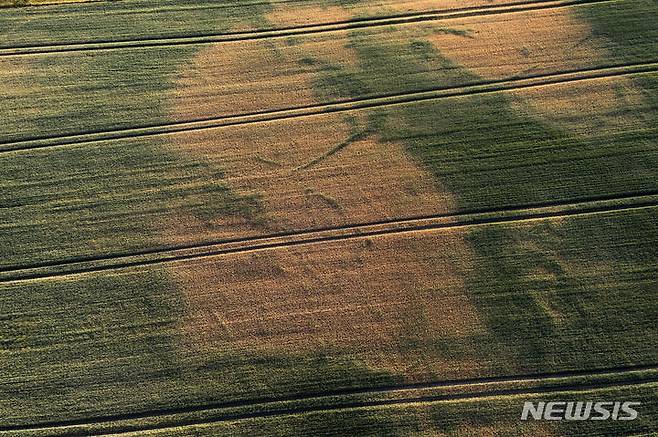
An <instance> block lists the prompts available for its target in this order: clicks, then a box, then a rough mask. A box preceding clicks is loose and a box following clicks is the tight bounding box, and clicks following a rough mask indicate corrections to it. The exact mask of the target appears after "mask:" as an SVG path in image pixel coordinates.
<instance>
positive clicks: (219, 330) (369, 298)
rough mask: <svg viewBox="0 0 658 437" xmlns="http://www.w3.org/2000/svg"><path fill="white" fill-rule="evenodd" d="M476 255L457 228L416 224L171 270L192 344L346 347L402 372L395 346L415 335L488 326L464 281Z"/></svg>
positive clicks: (458, 333)
mask: <svg viewBox="0 0 658 437" xmlns="http://www.w3.org/2000/svg"><path fill="white" fill-rule="evenodd" d="M469 259H471V255H470V251H469V249H468V247H467V246H466V244H465V243H464V240H463V236H462V235H461V234H460V233H459V232H458V231H456V232H442V233H437V232H422V233H421V232H419V233H415V234H413V235H394V236H384V237H374V238H367V239H365V238H364V239H356V240H345V241H337V242H331V243H325V244H313V245H305V246H293V247H289V248H282V249H281V248H280V249H272V250H263V251H257V252H251V253H243V254H237V255H232V256H225V257H217V258H214V259H204V260H200V261H198V262H195V263H185V264H180V265H179V266H177V267H176V268H175V269H174V274H175V277H176V278H177V280H178V282H179V284H180V286H181V288H182V289H183V290H184V293H185V299H186V311H185V313H186V315H185V316H184V326H183V331H184V332H185V335H186V339H187V341H188V346H189V345H191V347H194V348H200V349H202V350H204V349H209V350H215V349H240V350H249V351H262V350H270V351H272V350H274V351H277V352H280V353H281V352H285V351H289V350H295V351H313V350H320V351H322V350H326V349H327V348H328V349H329V350H331V349H332V348H348V349H350V350H354V349H356V350H362V352H363V353H364V354H365V356H367V357H368V361H369V363H370V364H371V365H372V366H382V367H386V368H388V369H390V370H400V371H403V370H404V369H403V368H400V367H404V366H405V365H406V364H405V356H404V354H403V353H401V352H400V353H398V352H396V351H397V350H398V347H400V346H402V345H403V344H404V342H405V341H408V340H409V338H413V339H414V340H417V341H424V340H428V339H431V338H444V339H445V338H447V339H450V338H460V337H462V336H469V335H473V334H474V333H477V332H481V331H482V330H483V329H484V328H483V326H482V325H481V322H480V320H479V319H478V316H477V313H476V310H475V308H474V307H473V305H472V304H471V303H470V302H469V300H468V298H467V297H466V294H465V290H464V283H463V279H462V278H463V275H464V273H465V271H466V270H468V269H470V268H471V266H469V265H468V263H469V261H468V260H469ZM448 364H449V363H441V362H440V360H438V359H437V361H436V362H435V363H428V364H427V365H428V366H430V367H432V368H433V369H434V370H436V369H439V368H440V367H439V366H441V365H448ZM455 364H456V363H450V365H451V366H454V365H455ZM434 366H436V367H434ZM391 367H393V369H391Z"/></svg>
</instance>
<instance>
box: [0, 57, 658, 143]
mask: <svg viewBox="0 0 658 437" xmlns="http://www.w3.org/2000/svg"><path fill="white" fill-rule="evenodd" d="M655 72H658V60H652V61H648V62H639V63H632V64H618V65H609V66H600V67H592V68H586V69H578V70H570V71H562V72H555V73H549V74H539V75H531V76H526V77H513V78H509V79H500V80H490V81H478V82H473V83H470V84H464V85H459V86H447V87H436V88H432V89H427V90H420V91H409V92H403V93H392V94H387V95H380V96H369V97H359V98H354V99H345V100H340V101H334V102H329V103H318V104H313V105H306V106H298V107H293V108H286V109H276V110H268V111H261V112H253V113H245V114H236V115H226V116H221V117H213V118H205V119H198V120H192V121H182V122H172V123H166V124H158V125H150V126H143V127H132V128H125V129H116V130H103V131H92V132H83V133H76V134H70V135H55V136H51V137H39V138H31V139H21V140H17V141H4V142H3V141H0V153H10V152H25V151H31V150H38V149H47V148H55V147H63V146H72V145H80V144H87V143H99V142H107V141H114V140H121V139H131V138H141V137H152V136H161V135H168V134H175V133H180V132H189V131H200V130H208V129H217V128H225V127H231V126H243V125H248V124H255V123H268V122H274V121H280V120H287V119H296V118H302V117H310V116H321V115H326V114H333V113H342V112H352V111H362V110H369V109H373V108H380V107H395V106H400V105H409V104H415V103H419V102H423V101H433V100H441V99H447V98H454V97H462V96H470V95H481V94H491V93H496V92H505V91H513V90H518V89H527V88H537V87H543V86H549V85H559V84H565V83H571V82H580V81H586V80H597V79H607V78H613V77H618V76H629V75H637V74H644V73H655Z"/></svg>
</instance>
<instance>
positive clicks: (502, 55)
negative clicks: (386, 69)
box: [430, 9, 641, 134]
mask: <svg viewBox="0 0 658 437" xmlns="http://www.w3.org/2000/svg"><path fill="white" fill-rule="evenodd" d="M446 25H447V26H448V27H450V28H453V29H458V30H463V31H465V32H467V37H464V36H460V35H455V34H450V33H440V32H437V33H436V34H435V35H434V36H432V37H431V38H430V40H431V41H432V43H433V44H434V45H435V46H436V48H437V49H438V50H439V51H440V52H441V53H442V54H443V55H444V56H447V57H448V58H450V59H451V60H452V61H454V62H455V63H457V64H458V65H460V66H462V67H465V68H467V69H468V70H469V71H472V72H474V73H475V74H477V75H478V76H480V77H483V78H486V79H505V78H513V77H526V76H531V75H537V74H546V73H556V72H561V71H571V70H577V69H580V68H587V67H591V66H592V65H596V63H597V61H600V60H603V59H605V57H606V53H607V49H606V44H607V43H606V42H605V41H602V40H599V39H597V38H596V37H594V36H593V35H592V31H591V27H590V26H589V24H588V23H586V22H585V21H583V20H580V19H578V18H576V17H575V16H573V12H572V11H571V10H569V9H547V10H540V11H532V12H526V13H516V14H509V15H494V16H486V17H469V18H464V19H456V20H450V21H449V22H447V23H446ZM514 95H515V96H517V97H520V99H517V100H515V102H514V108H515V110H518V111H522V112H525V113H527V114H530V115H534V116H538V117H540V118H542V119H543V120H546V121H548V122H549V123H552V124H555V125H558V126H560V127H561V128H566V129H567V130H569V131H572V132H575V133H579V134H588V133H592V132H594V131H596V130H598V129H601V128H605V129H608V128H615V127H617V128H620V129H622V128H626V129H627V128H628V127H629V126H634V125H638V123H640V120H638V119H637V118H636V116H634V115H633V114H632V111H626V109H627V108H630V107H632V106H633V105H635V104H638V103H639V102H640V100H641V93H640V91H639V90H637V89H636V88H634V87H633V84H632V83H631V82H630V80H629V79H627V78H623V77H617V78H614V79H607V80H601V81H597V82H595V83H593V82H591V81H588V82H582V83H573V84H570V85H569V86H568V87H566V86H559V87H538V88H527V89H522V90H518V91H514ZM622 109H623V110H624V111H623V114H620V110H622ZM584 114H587V116H583V115H584Z"/></svg>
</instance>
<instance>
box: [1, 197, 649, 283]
mask: <svg viewBox="0 0 658 437" xmlns="http://www.w3.org/2000/svg"><path fill="white" fill-rule="evenodd" d="M655 206H658V191H652V192H646V193H643V194H640V195H637V194H633V195H626V196H614V197H610V198H609V199H607V200H596V201H585V202H579V203H563V204H558V205H557V206H544V207H539V208H520V209H509V208H500V209H491V210H489V211H488V212H485V213H471V214H464V213H455V214H443V215H435V216H429V217H427V218H423V219H412V220H395V221H388V222H386V223H385V224H369V225H360V226H346V227H342V228H329V229H328V230H326V231H305V232H296V233H289V234H287V235H285V236H284V237H253V238H246V239H242V240H238V241H237V242H232V243H231V242H229V243H218V244H208V243H203V244H198V245H190V246H188V247H187V248H186V249H184V250H161V251H160V250H153V251H150V252H149V253H148V254H146V255H123V256H116V257H111V258H110V257H96V258H89V259H88V260H87V261H83V262H76V261H71V262H67V261H64V262H59V263H51V264H49V265H47V266H43V265H41V266H39V265H34V266H22V267H19V268H12V267H9V268H5V270H4V272H1V273H0V283H15V282H21V281H29V280H38V279H50V278H56V277H63V276H70V275H79V274H85V273H97V272H102V271H110V270H118V269H126V268H131V267H143V266H149V265H154V264H162V263H172V262H180V261H187V260H191V259H199V258H206V257H212V256H222V255H229V254H235V253H245V252H253V251H260V250H272V249H280V248H286V247H293V246H302V245H310V244H319V243H329V242H335V241H342V240H350V239H355V238H366V237H375V236H383V235H391V234H404V233H413V232H420V231H429V230H438V229H452V228H466V227H472V226H479V225H487V224H499V223H510V222H527V221H530V220H538V219H548V218H558V217H569V216H579V215H588V214H599V213H610V212H615V211H630V210H637V209H646V208H653V207H655Z"/></svg>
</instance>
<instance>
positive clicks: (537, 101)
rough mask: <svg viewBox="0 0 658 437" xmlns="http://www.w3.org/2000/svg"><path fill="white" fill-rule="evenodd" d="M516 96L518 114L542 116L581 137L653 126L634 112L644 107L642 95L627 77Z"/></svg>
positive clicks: (552, 88)
mask: <svg viewBox="0 0 658 437" xmlns="http://www.w3.org/2000/svg"><path fill="white" fill-rule="evenodd" d="M515 94H516V95H517V96H519V97H520V99H518V100H516V101H515V102H514V108H515V110H517V111H519V112H525V113H528V114H531V115H539V116H540V117H542V118H543V119H544V120H547V121H549V122H550V123H551V124H554V125H558V126H561V127H562V128H566V129H568V130H570V131H572V132H575V133H577V134H580V135H593V134H596V133H597V132H598V133H602V132H620V133H621V132H625V131H629V130H634V129H642V128H644V127H646V126H647V125H648V123H650V121H648V120H645V119H644V118H643V116H642V111H634V110H633V108H636V107H639V105H641V104H642V100H643V95H642V92H641V90H639V89H638V88H637V87H636V86H635V85H634V84H633V82H632V81H631V80H629V79H628V78H625V77H615V78H606V79H598V80H595V81H587V82H580V83H573V84H571V85H570V86H569V87H543V88H532V89H530V88H529V89H525V90H520V91H517V92H516V93H515ZM594 108H596V110H594Z"/></svg>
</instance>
